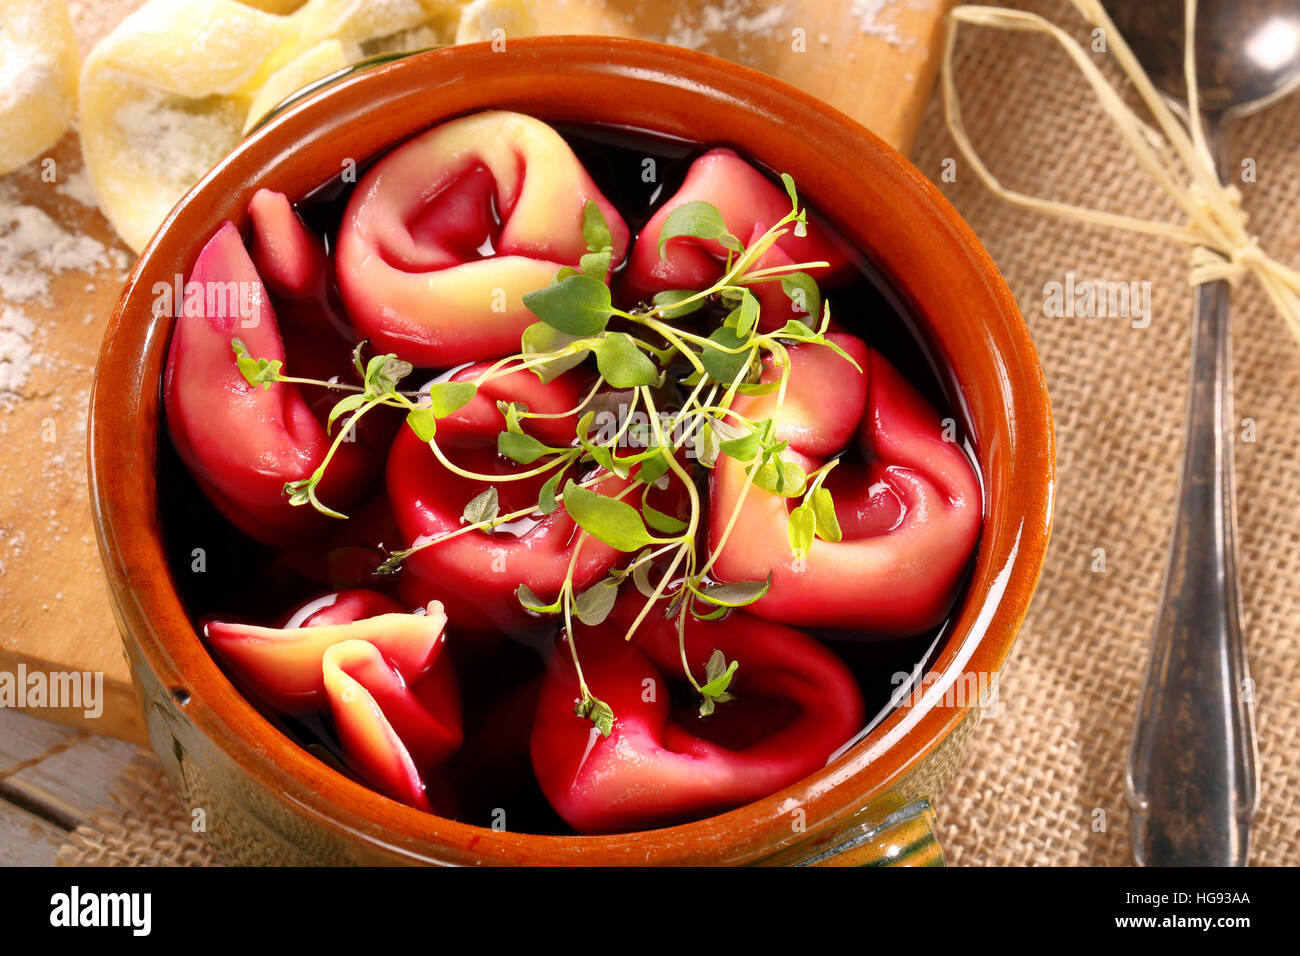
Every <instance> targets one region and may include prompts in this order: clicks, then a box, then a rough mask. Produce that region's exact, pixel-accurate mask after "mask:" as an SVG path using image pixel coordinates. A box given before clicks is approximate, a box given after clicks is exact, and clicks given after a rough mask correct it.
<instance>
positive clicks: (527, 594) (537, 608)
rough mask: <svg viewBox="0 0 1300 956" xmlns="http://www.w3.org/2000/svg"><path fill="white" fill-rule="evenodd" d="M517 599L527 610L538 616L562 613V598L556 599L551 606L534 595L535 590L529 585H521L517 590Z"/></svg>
mask: <svg viewBox="0 0 1300 956" xmlns="http://www.w3.org/2000/svg"><path fill="white" fill-rule="evenodd" d="M515 597H516V598H518V600H519V603H520V604H522V605H523V606H524V607H525V608H527V609H528V610H530V611H534V612H536V613H537V614H558V613H559V612H560V601H561V599H560V598H556V599H555V601H554V602H553V603H551V604H546V603H545V602H543V601H542V599H541V598H539V597H538V596H537V595H536V594H534V593H533V589H532V588H530V587H529V586H528V585H527V584H521V585H519V587H518V588H516V589H515Z"/></svg>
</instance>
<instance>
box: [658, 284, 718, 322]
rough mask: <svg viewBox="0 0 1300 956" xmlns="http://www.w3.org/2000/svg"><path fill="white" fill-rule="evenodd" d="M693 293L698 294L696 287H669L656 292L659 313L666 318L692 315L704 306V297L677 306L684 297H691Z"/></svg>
mask: <svg viewBox="0 0 1300 956" xmlns="http://www.w3.org/2000/svg"><path fill="white" fill-rule="evenodd" d="M693 295H698V293H697V292H696V291H695V290H694V289H669V290H668V291H666V292H656V293H655V296H654V299H652V300H651V301H652V302H654V304H655V305H656V306H658V307H659V310H660V311H659V315H660V317H661V318H665V319H680V318H681V317H682V316H685V315H690V314H691V313H692V312H696V311H698V310H700V309H701V308H703V307H704V302H705V300H704V297H703V296H701V297H700V298H698V299H696V300H695V301H694V302H688V303H686V305H683V306H681V307H678V306H677V303H678V302H681V301H682V300H683V299H689V298H690V297H691V296H693Z"/></svg>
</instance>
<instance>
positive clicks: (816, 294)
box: [781, 272, 822, 334]
mask: <svg viewBox="0 0 1300 956" xmlns="http://www.w3.org/2000/svg"><path fill="white" fill-rule="evenodd" d="M781 288H782V289H783V290H784V291H785V294H786V296H787V297H788V298H789V299H790V304H791V305H792V306H793V307H794V310H795V311H796V312H804V313H806V314H808V315H814V316H815V315H820V314H821V311H822V294H821V290H820V289H819V288H817V280H815V279H814V278H813V277H812V276H810V275H809V274H808V273H806V272H790V273H787V274H786V275H783V276H781ZM800 324H802V323H800ZM808 331H809V333H810V334H811V332H812V330H811V329H809V330H808Z"/></svg>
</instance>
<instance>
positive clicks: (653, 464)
mask: <svg viewBox="0 0 1300 956" xmlns="http://www.w3.org/2000/svg"><path fill="white" fill-rule="evenodd" d="M667 473H668V458H667V453H665V452H664V451H663V450H659V454H657V455H654V456H652V457H650V458H647V459H646V460H645V461H643V462H641V467H640V468H638V469H637V472H636V476H637V478H639V479H641V480H642V481H644V482H645V483H646V484H647V485H653V484H654V483H655V482H657V481H658V480H659V479H660V478H662V477H663V476H664V475H666V474H667Z"/></svg>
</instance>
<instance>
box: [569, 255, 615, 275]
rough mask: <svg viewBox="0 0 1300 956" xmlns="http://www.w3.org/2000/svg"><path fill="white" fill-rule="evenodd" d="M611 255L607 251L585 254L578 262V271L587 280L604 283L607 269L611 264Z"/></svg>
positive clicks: (607, 273)
mask: <svg viewBox="0 0 1300 956" xmlns="http://www.w3.org/2000/svg"><path fill="white" fill-rule="evenodd" d="M613 258H614V256H613V253H611V252H610V251H609V250H608V249H603V250H601V251H600V252H588V253H585V254H584V255H583V256H582V258H581V259H579V260H578V269H579V270H580V271H581V272H582V274H583V275H585V276H587V277H588V278H591V279H595V280H596V281H598V282H604V281H605V280H606V279H607V278H608V277H609V267H610V265H611V263H612V262H613Z"/></svg>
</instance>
